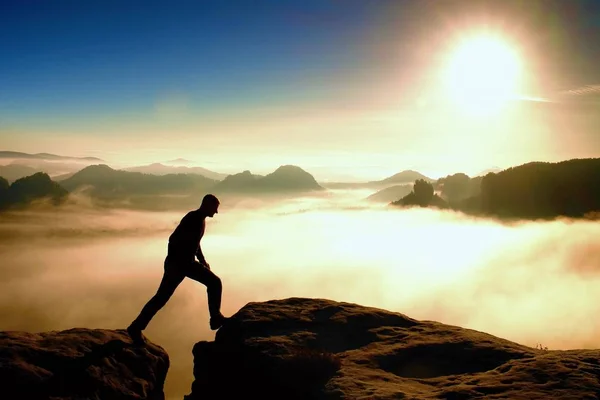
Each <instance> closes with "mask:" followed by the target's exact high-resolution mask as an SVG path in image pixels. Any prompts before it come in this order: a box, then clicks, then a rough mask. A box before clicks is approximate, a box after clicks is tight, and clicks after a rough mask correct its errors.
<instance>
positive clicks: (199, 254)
mask: <svg viewBox="0 0 600 400" xmlns="http://www.w3.org/2000/svg"><path fill="white" fill-rule="evenodd" d="M196 257H197V258H198V261H199V262H200V264H202V265H204V266H208V263H207V262H206V258H204V254H202V249H201V248H200V244H198V249H196Z"/></svg>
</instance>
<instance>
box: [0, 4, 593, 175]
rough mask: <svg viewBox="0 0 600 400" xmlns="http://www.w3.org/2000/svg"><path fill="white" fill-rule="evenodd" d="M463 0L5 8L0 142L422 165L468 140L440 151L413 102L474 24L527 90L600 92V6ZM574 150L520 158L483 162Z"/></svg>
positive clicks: (41, 147) (153, 155) (90, 150)
mask: <svg viewBox="0 0 600 400" xmlns="http://www.w3.org/2000/svg"><path fill="white" fill-rule="evenodd" d="M473 4H474V3H473V2H468V1H456V0H448V1H444V2H417V1H408V0H387V1H386V0H381V1H368V0H363V1H353V0H344V1H341V0H330V1H325V0H322V1H314V0H302V1H291V0H290V1H276V0H272V1H258V0H255V1H251V0H244V1H241V0H240V1H229V2H216V1H172V2H158V1H52V2H49V1H31V0H19V1H16V0H15V1H4V2H2V3H0V37H2V38H7V39H5V40H2V41H0V55H1V58H2V62H0V147H2V148H3V149H7V150H17V151H26V152H40V151H49V152H61V150H62V152H65V151H68V152H69V153H75V154H72V155H96V156H98V155H104V156H105V158H107V159H110V156H109V154H113V155H114V157H115V160H117V159H124V158H128V159H133V158H132V156H131V152H132V151H133V149H135V152H136V156H137V157H138V158H136V161H140V162H141V161H153V160H156V161H160V160H162V159H171V158H176V157H178V156H183V157H187V158H193V156H194V155H197V156H198V157H197V159H198V160H199V162H202V160H206V161H207V162H208V161H209V160H210V162H212V163H215V162H218V161H219V160H223V166H225V165H226V164H227V165H228V166H230V167H231V168H234V169H235V168H237V165H234V161H235V160H236V159H239V156H240V154H241V153H243V154H244V157H246V158H245V159H246V160H248V161H247V164H249V165H250V166H253V165H254V166H256V167H257V168H261V166H264V168H270V167H268V166H267V164H269V163H267V162H266V161H265V162H263V164H261V163H260V162H259V161H260V160H263V161H264V160H265V157H264V152H265V151H266V149H271V151H272V152H273V153H274V154H275V153H276V154H277V155H278V157H272V158H271V161H270V164H269V165H273V166H277V165H276V164H278V163H285V160H288V159H289V160H290V162H292V161H295V160H297V161H298V162H301V161H302V160H304V161H306V162H308V161H307V160H313V161H311V162H313V164H314V162H316V161H314V160H316V159H318V160H337V161H335V162H334V163H333V164H335V165H337V168H342V166H343V167H344V168H345V167H347V166H348V165H351V164H352V163H353V162H352V157H354V158H353V159H354V160H356V159H357V157H358V159H361V160H364V161H361V162H360V163H359V164H360V165H362V166H366V165H376V164H377V162H375V161H376V160H379V161H378V162H380V163H384V164H385V165H387V167H385V168H388V169H390V170H392V169H394V168H397V167H401V166H400V165H398V166H397V167H396V166H395V165H397V164H398V161H397V158H398V156H399V155H400V154H403V157H404V159H410V160H411V161H410V162H409V163H408V164H411V165H412V166H419V165H420V166H421V167H423V166H426V165H429V164H431V160H432V159H434V160H435V159H438V160H439V159H440V154H442V153H444V154H446V155H447V152H448V150H447V148H446V150H444V149H443V148H442V147H444V146H443V145H441V144H440V143H443V142H444V141H452V142H454V141H456V140H459V139H460V138H461V137H462V138H463V139H464V138H467V137H471V136H472V135H470V134H469V135H465V134H464V133H463V131H464V129H465V126H467V125H468V126H469V127H471V128H473V124H474V123H471V122H469V123H468V124H467V125H465V123H464V122H461V123H460V124H458V123H455V122H456V121H454V122H453V123H455V124H454V125H452V126H453V127H454V128H453V129H456V130H460V132H457V133H456V137H450V138H442V140H441V141H439V142H435V140H436V138H439V137H440V136H441V135H442V132H446V133H447V132H448V129H447V127H448V121H446V120H444V118H443V117H440V116H439V114H435V113H434V112H433V111H431V110H429V111H430V112H429V113H428V114H426V113H423V111H422V110H420V111H414V110H413V105H414V104H415V102H419V101H421V100H420V99H424V98H426V97H427V96H428V95H425V94H424V93H426V92H428V91H431V90H430V89H431V87H432V85H434V83H432V82H434V81H435V79H436V78H435V76H436V75H435V74H436V72H435V71H437V70H436V68H438V69H439V68H441V67H440V65H441V64H442V63H443V60H444V56H445V54H447V53H448V51H449V50H448V49H450V48H451V45H452V44H453V43H454V42H455V41H456V40H457V38H459V37H462V36H469V35H474V34H476V33H477V31H478V30H481V29H482V28H483V29H491V30H495V31H497V32H499V33H500V34H501V35H502V36H503V37H505V38H507V40H509V41H512V43H514V46H516V47H518V48H519V50H520V51H521V53H522V54H523V55H524V56H523V57H524V59H525V60H526V61H527V65H528V68H529V69H530V70H529V71H528V72H529V75H530V76H532V77H535V78H536V79H537V84H532V85H531V86H529V87H528V90H529V92H527V93H524V94H526V95H530V96H540V97H548V96H550V97H552V96H554V94H555V93H557V92H559V91H561V90H569V89H577V88H580V87H585V86H587V85H597V84H599V83H600V69H599V68H598V67H597V65H599V64H598V63H599V62H600V45H598V40H597V38H598V37H599V36H600V1H596V0H585V1H584V0H582V1H569V2H561V1H554V0H549V1H537V0H532V1H531V2H526V4H525V3H523V2H511V1H508V2H502V4H500V3H498V2H493V1H481V2H477V4H478V6H474V5H473ZM532 81H533V79H532ZM595 94H596V92H594V91H592V97H594V96H595ZM589 97H590V96H587V98H589ZM536 107H538V108H539V106H536ZM536 110H537V109H536ZM535 112H536V113H539V112H540V111H539V110H538V111H535ZM560 112H561V115H562V116H563V117H564V118H563V120H561V121H562V122H561V123H564V124H573V123H575V122H576V123H577V124H580V125H581V126H584V127H585V129H591V128H593V127H595V126H596V125H595V124H596V123H597V121H596V120H595V119H593V114H594V113H593V112H590V111H586V112H589V113H590V115H592V116H591V117H590V118H591V119H588V120H586V121H580V120H577V121H575V122H573V118H575V117H573V116H572V115H571V114H569V115H567V114H568V112H567V111H565V110H563V109H561V111H560ZM551 114H552V115H554V114H556V110H555V109H552V111H551ZM433 115H437V116H438V118H437V120H438V121H440V122H439V123H438V124H437V125H436V124H435V123H433V122H432V116H433ZM540 118H544V117H543V116H540ZM394 119H395V122H393V123H390V122H389V121H390V120H394ZM434 120H436V119H434ZM505 120H506V119H505ZM505 120H503V121H505ZM515 121H516V120H515ZM515 121H513V122H514V123H517V122H515ZM487 125H488V126H489V125H490V121H488V123H487ZM496 125H498V126H504V125H502V124H501V123H499V124H496ZM546 125H547V124H546ZM482 126H486V125H485V124H484V125H482ZM540 126H542V127H543V126H545V125H544V124H542V125H539V126H537V125H536V127H535V128H536V129H537V128H539V129H540V132H541V131H544V129H546V128H543V129H542V128H540ZM480 127H481V126H477V127H476V128H480ZM590 127H591V128H590ZM473 129H475V128H473ZM506 129H512V128H511V126H510V124H508V123H507V124H506ZM585 129H584V130H585ZM513 130H514V129H513ZM546 130H547V129H546ZM282 132H285V134H282ZM426 135H430V137H426ZM498 135H501V133H498ZM540 135H542V133H540ZM553 135H554V136H553V137H551V138H549V139H548V140H549V141H548V143H550V142H551V141H552V140H554V141H556V140H557V138H556V133H555V134H553ZM582 135H583V136H585V137H586V138H587V139H586V140H589V136H590V134H589V132H587V131H586V132H583V133H582ZM366 138H368V139H367V140H365V139H366ZM513 139H515V138H513ZM431 143H434V145H432V144H431ZM491 143H492V141H488V146H492V144H491ZM494 143H495V142H494ZM594 143H595V142H594ZM496 144H497V143H496ZM584 144H585V145H584ZM589 144H590V143H589V142H586V143H582V144H581V147H582V148H584V147H587V148H589V147H590V146H589ZM286 146H287V147H286ZM456 147H457V148H458V147H460V146H456ZM196 148H197V150H196ZM491 148H495V147H487V148H485V147H482V148H481V149H480V152H485V151H487V150H486V149H491ZM229 150H231V151H229ZM288 150H289V151H288ZM553 151H554V150H553ZM357 152H358V153H357ZM436 152H437V153H436ZM580 153H581V152H580ZM334 154H335V157H334ZM576 154H579V153H577V152H573V153H569V154H566V153H561V154H558V153H556V152H554V153H550V150H548V151H547V152H545V153H543V152H542V153H540V154H535V153H531V154H529V155H528V153H526V152H525V153H524V154H522V155H520V156H519V157H520V158H514V159H513V160H512V161H509V158H507V157H505V158H504V159H500V160H497V162H496V163H494V164H495V165H497V164H501V163H503V162H504V163H511V162H519V160H525V159H526V158H527V157H528V156H529V157H538V158H543V157H546V158H561V157H562V158H565V157H569V156H572V155H576ZM142 156H143V157H142ZM287 156H289V157H287ZM457 156H458V157H460V155H448V157H450V158H451V157H454V158H456V157H457ZM286 157H287V158H286ZM450 158H449V159H450ZM224 160H228V161H224ZM252 160H254V161H252ZM368 160H374V161H373V162H371V161H368ZM323 162H324V161H319V163H321V164H323ZM448 162H450V161H445V163H446V164H447V163H448ZM492 162H493V161H492ZM427 163H429V164H427ZM321 164H319V165H321ZM471 164H472V168H475V164H477V165H481V164H482V159H480V160H478V161H477V160H472V162H471ZM314 165H316V164H314ZM245 167H247V165H246V166H242V168H243V169H246V168H245ZM407 167H410V165H407ZM458 167H459V166H457V168H458Z"/></svg>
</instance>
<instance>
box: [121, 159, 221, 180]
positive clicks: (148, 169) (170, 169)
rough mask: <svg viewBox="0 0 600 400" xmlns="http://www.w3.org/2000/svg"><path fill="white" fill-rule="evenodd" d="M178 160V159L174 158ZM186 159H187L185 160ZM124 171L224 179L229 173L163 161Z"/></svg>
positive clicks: (124, 169)
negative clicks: (196, 175)
mask: <svg viewBox="0 0 600 400" xmlns="http://www.w3.org/2000/svg"><path fill="white" fill-rule="evenodd" d="M173 161H177V160H173ZM184 161H185V160H184ZM123 171H129V172H142V173H144V174H153V175H168V174H198V175H202V176H205V177H207V178H210V179H216V180H222V179H224V178H225V177H226V176H227V174H222V173H219V172H215V171H211V170H209V169H206V168H202V167H186V166H172V165H165V164H161V163H153V164H149V165H142V166H138V167H129V168H123Z"/></svg>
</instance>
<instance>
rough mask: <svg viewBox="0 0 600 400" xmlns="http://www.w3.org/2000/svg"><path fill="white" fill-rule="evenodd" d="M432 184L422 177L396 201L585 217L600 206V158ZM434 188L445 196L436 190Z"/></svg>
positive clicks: (509, 214) (504, 213)
mask: <svg viewBox="0 0 600 400" xmlns="http://www.w3.org/2000/svg"><path fill="white" fill-rule="evenodd" d="M417 182H418V183H419V186H418V187H417ZM426 185H428V183H427V182H424V181H416V182H415V189H414V190H413V192H412V193H411V194H409V195H408V196H405V197H404V198H402V199H400V200H398V201H395V202H393V203H391V204H392V205H399V206H405V205H419V206H422V207H424V206H433V207H444V204H447V206H448V207H450V208H452V209H455V210H460V211H463V212H466V213H469V214H477V215H487V216H495V217H500V218H526V219H536V218H554V217H559V216H565V217H575V218H579V217H585V216H586V214H591V213H594V212H598V211H600V159H599V158H594V159H574V160H568V161H562V162H558V163H549V162H531V163H528V164H524V165H520V166H517V167H511V168H508V169H506V170H503V171H501V172H498V173H488V174H487V175H485V176H484V177H483V178H482V177H475V178H469V177H468V176H467V175H465V174H462V173H459V174H454V175H449V176H447V177H445V178H441V179H439V180H438V181H437V182H435V183H434V184H433V185H430V186H431V187H426ZM434 187H435V188H436V189H437V190H439V192H440V194H441V198H436V196H435V195H434V194H433V192H434ZM442 202H444V203H442ZM446 202H447V203H446Z"/></svg>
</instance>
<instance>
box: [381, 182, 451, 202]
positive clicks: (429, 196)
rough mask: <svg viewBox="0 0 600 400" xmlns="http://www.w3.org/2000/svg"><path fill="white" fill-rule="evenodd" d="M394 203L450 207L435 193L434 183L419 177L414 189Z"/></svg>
mask: <svg viewBox="0 0 600 400" xmlns="http://www.w3.org/2000/svg"><path fill="white" fill-rule="evenodd" d="M392 205H395V206H405V207H410V206H419V207H438V208H448V204H447V203H446V202H445V201H444V199H442V198H441V197H439V196H438V195H437V194H435V193H434V190H433V185H432V184H431V183H429V182H427V181H425V180H424V179H417V180H416V181H415V184H414V186H413V190H412V191H411V192H410V193H409V194H407V195H406V196H404V197H403V198H401V199H400V200H398V201H394V202H392Z"/></svg>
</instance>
